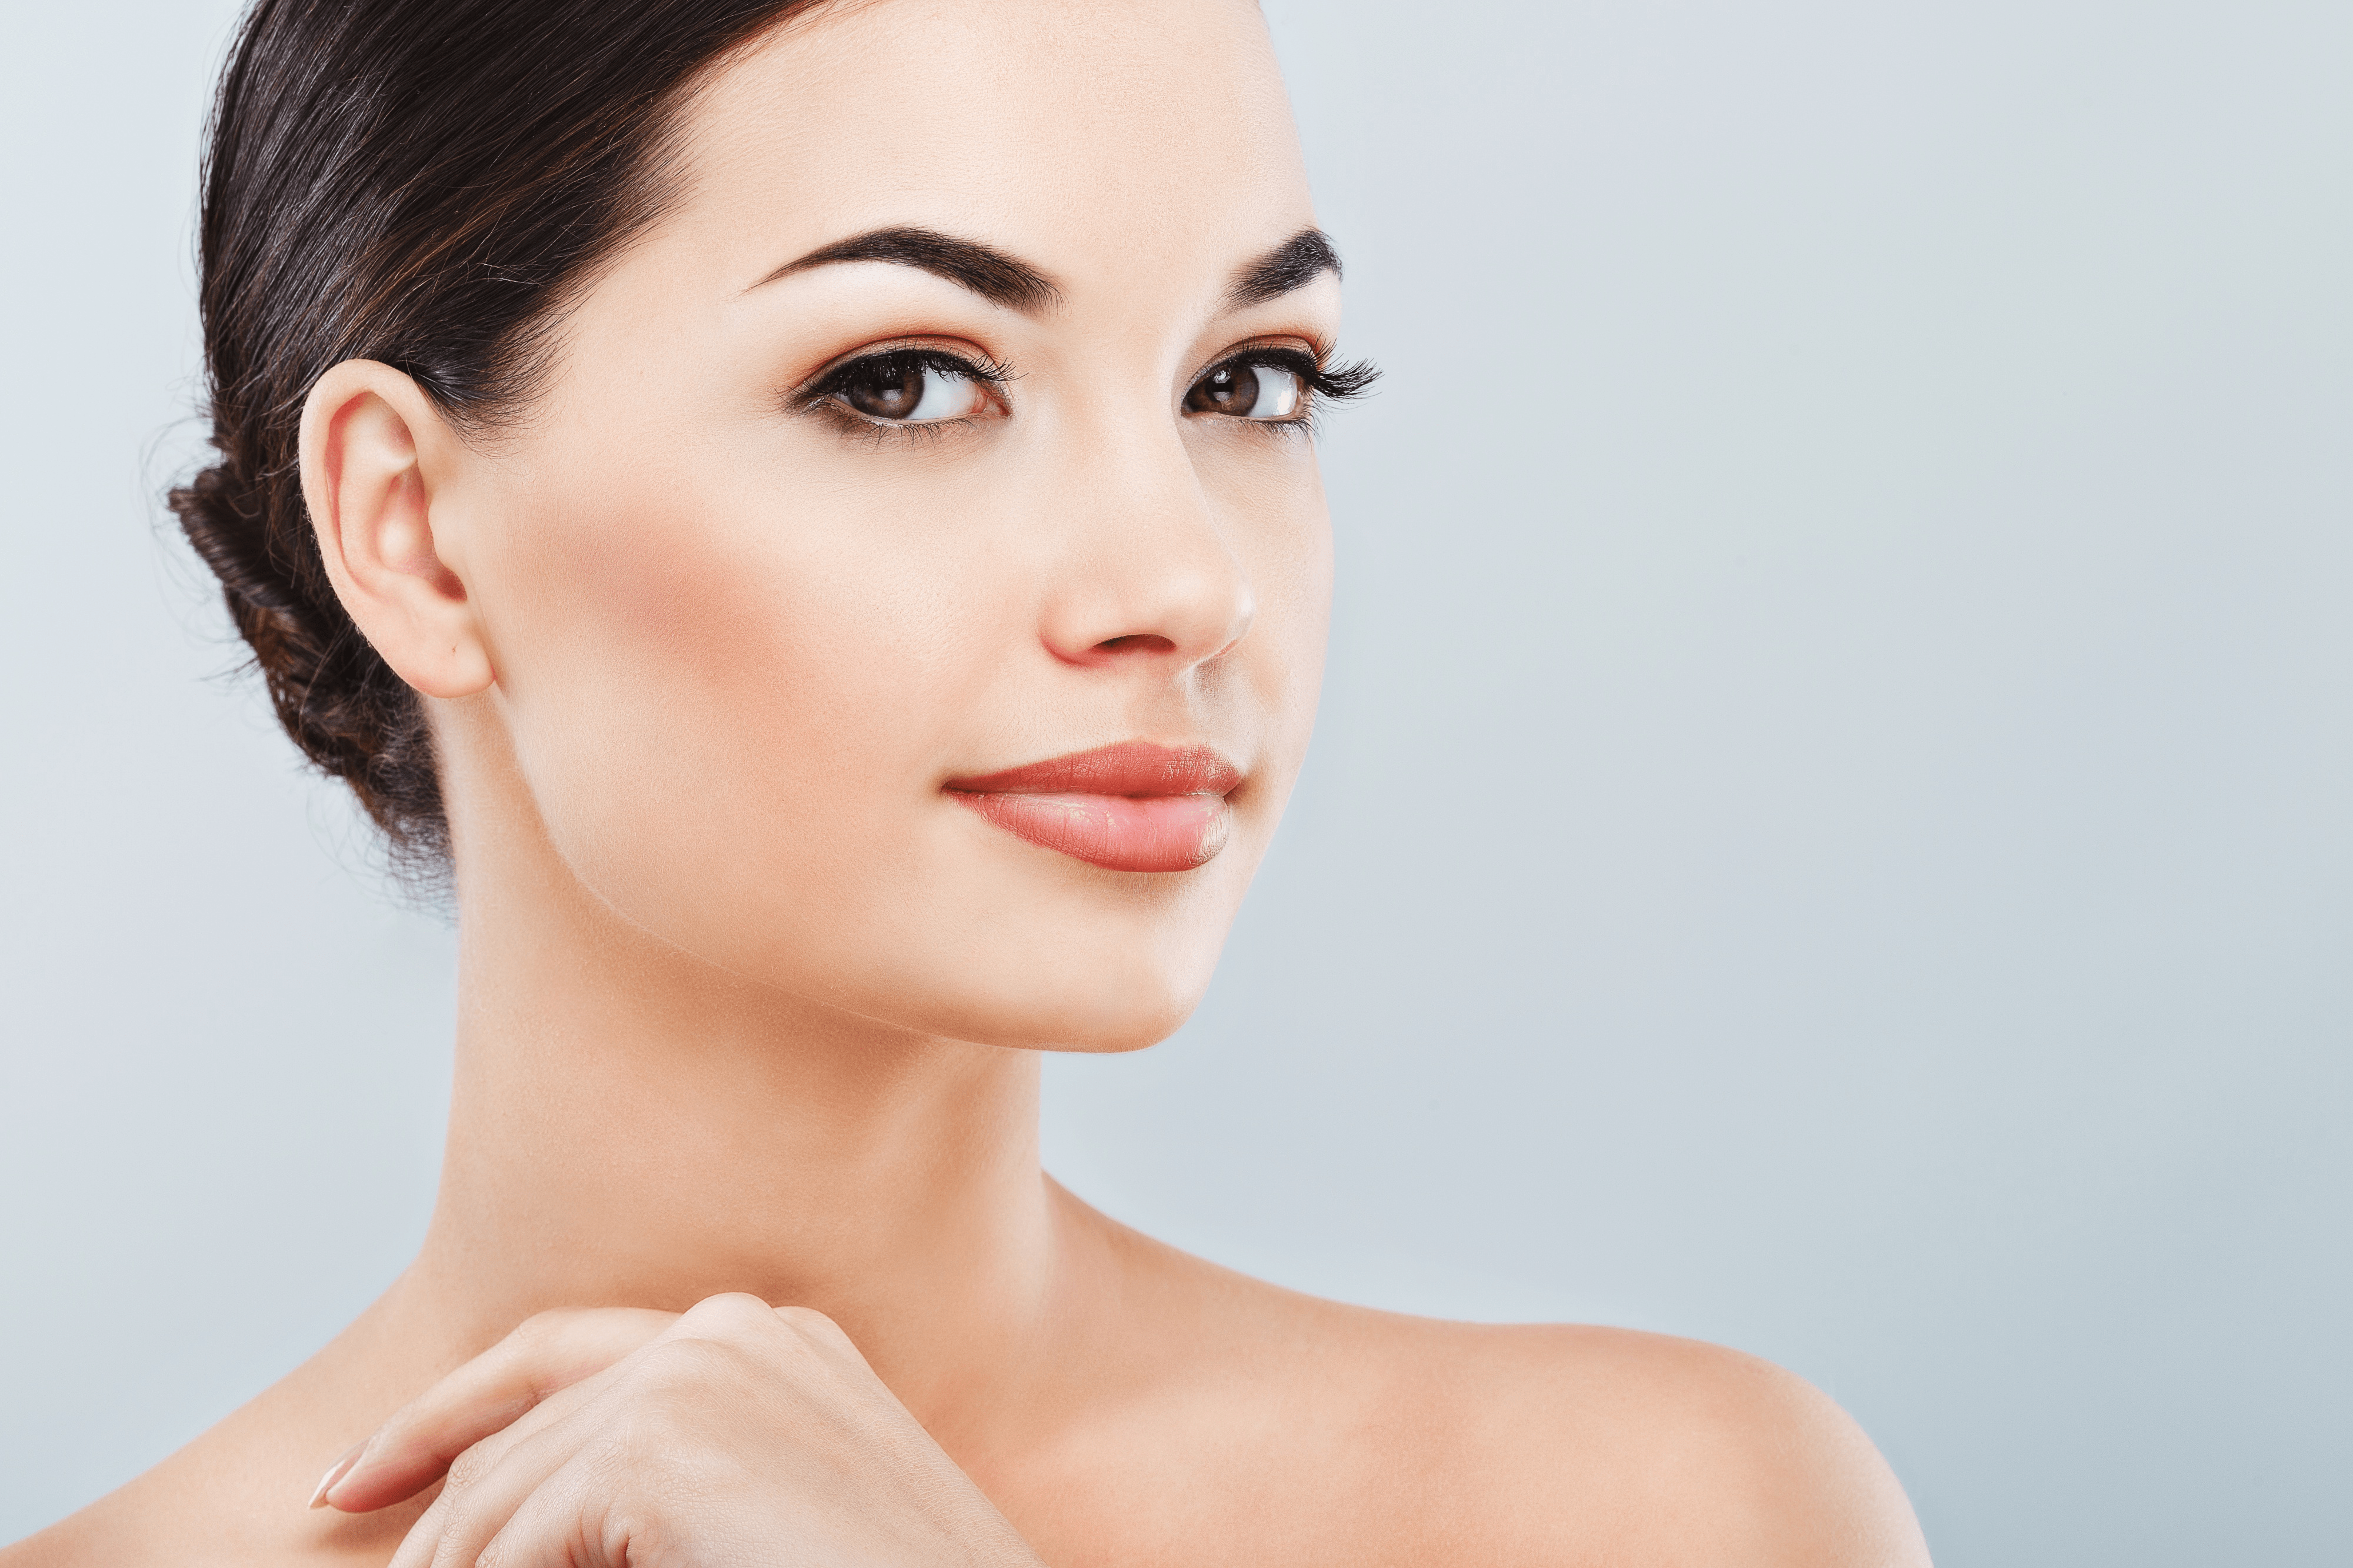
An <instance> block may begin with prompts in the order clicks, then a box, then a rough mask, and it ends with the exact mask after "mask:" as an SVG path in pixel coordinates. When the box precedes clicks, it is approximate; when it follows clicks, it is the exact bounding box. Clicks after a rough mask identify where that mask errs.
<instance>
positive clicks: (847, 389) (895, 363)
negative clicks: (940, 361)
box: [839, 354, 928, 419]
mask: <svg viewBox="0 0 2353 1568" xmlns="http://www.w3.org/2000/svg"><path fill="white" fill-rule="evenodd" d="M927 370H928V367H927V366H925V364H924V363H923V361H922V360H919V359H917V358H916V357H915V356H914V355H913V354H882V355H878V356H877V357H875V358H873V359H871V360H868V361H866V362H864V363H861V364H860V365H858V366H857V367H856V368H855V372H854V374H852V375H851V376H850V377H849V380H847V381H846V382H844V383H843V384H842V386H841V389H840V392H839V397H840V398H841V400H842V401H843V402H844V403H847V404H849V406H851V407H852V408H855V409H856V410H858V412H859V413H860V414H863V415H866V416H868V417H870V418H874V419H904V418H906V417H907V416H909V415H911V414H913V413H914V411H915V409H916V406H917V405H920V404H921V403H922V402H923V377H924V375H925V374H926V373H927Z"/></svg>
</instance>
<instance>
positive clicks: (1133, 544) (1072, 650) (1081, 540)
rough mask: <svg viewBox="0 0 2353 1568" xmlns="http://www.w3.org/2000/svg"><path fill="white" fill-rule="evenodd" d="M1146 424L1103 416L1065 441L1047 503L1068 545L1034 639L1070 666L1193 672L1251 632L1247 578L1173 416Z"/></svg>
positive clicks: (1140, 417)
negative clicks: (1133, 662) (1125, 662)
mask: <svg viewBox="0 0 2353 1568" xmlns="http://www.w3.org/2000/svg"><path fill="white" fill-rule="evenodd" d="M1152 412H1153V413H1155V414H1156V415H1157V417H1153V416H1149V415H1147V414H1146V413H1145V410H1142V409H1130V410H1125V411H1113V410H1110V409H1102V410H1099V411H1097V413H1096V415H1095V416H1094V417H1092V418H1088V419H1086V420H1084V421H1082V422H1081V423H1079V424H1078V425H1077V426H1076V427H1074V428H1073V429H1072V430H1071V437H1072V438H1071V441H1070V443H1069V455H1068V457H1067V458H1066V460H1065V463H1064V464H1063V475H1062V479H1061V482H1060V484H1059V485H1058V486H1057V487H1056V489H1057V492H1058V494H1057V497H1056V500H1055V503H1054V504H1055V505H1056V506H1057V508H1058V509H1059V510H1061V511H1062V512H1063V513H1064V521H1065V525H1066V529H1067V533H1066V537H1067V539H1068V541H1069V545H1068V549H1067V552H1066V554H1065V556H1064V560H1063V563H1062V569H1061V570H1060V572H1059V573H1058V574H1057V580H1056V581H1055V582H1054V583H1053V584H1050V586H1049V590H1048V595H1047V601H1046V616H1045V624H1044V626H1043V627H1042V628H1041V630H1042V634H1043V636H1044V637H1045V640H1046V643H1047V646H1048V647H1050V648H1051V649H1052V650H1053V652H1054V653H1055V654H1056V655H1057V656H1058V657H1060V658H1063V659H1065V660H1067V661H1069V662H1071V663H1080V664H1097V663H1103V662H1105V661H1106V660H1109V659H1113V658H1121V657H1123V656H1134V655H1148V656H1157V657H1160V658H1167V659H1173V660H1175V661H1176V662H1177V663H1178V664H1180V665H1181V666H1184V667H1190V666H1192V665H1196V664H1199V663H1200V662H1202V661H1203V660H1205V659H1208V658H1215V657H1216V656H1217V655H1218V654H1219V653H1222V652H1223V651H1224V650H1225V649H1227V648H1228V647H1231V646H1232V645H1233V644H1234V643H1236V642H1237V641H1239V640H1240V638H1241V637H1242V636H1243V634H1244V633H1245V632H1247V631H1248V630H1249V629H1250V616H1251V614H1252V611H1253V608H1254V603H1253V600H1252V597H1251V593H1250V576H1249V573H1248V572H1247V571H1246V569H1245V568H1244V566H1243V564H1242V562H1241V559H1240V556H1239V555H1237V554H1236V552H1235V551H1234V548H1233V544H1232V542H1231V541H1230V540H1229V539H1228V537H1227V535H1226V531H1225V530H1224V529H1222V528H1221V527H1220V526H1219V520H1218V518H1217V515H1216V512H1215V510H1213V509H1212V508H1211V506H1210V504H1209V500H1208V496H1207V494H1206V493H1205V492H1204V491H1203V489H1202V487H1201V484H1200V481H1199V477H1198V474H1197V473H1196V472H1195V470H1194V467H1193V459H1192V455H1191V453H1190V452H1189V451H1188V450H1187V447H1186V442H1185V439H1184V436H1183V433H1182V431H1181V430H1180V429H1179V428H1178V427H1177V425H1176V417H1175V416H1174V415H1173V413H1171V412H1168V411H1161V410H1155V411H1152Z"/></svg>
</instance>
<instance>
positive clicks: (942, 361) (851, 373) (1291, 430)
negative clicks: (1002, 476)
mask: <svg viewBox="0 0 2353 1568" xmlns="http://www.w3.org/2000/svg"><path fill="white" fill-rule="evenodd" d="M878 363H881V364H885V365H895V366H897V367H902V368H905V369H911V370H912V369H923V370H931V371H937V372H939V373H940V374H945V375H955V376H962V377H963V378H965V380H967V381H975V382H978V383H980V384H982V385H984V386H986V387H987V388H989V389H990V390H991V391H993V392H998V393H1001V392H1002V391H1003V389H1004V388H1005V386H1006V385H1007V384H1009V383H1011V382H1013V381H1015V380H1017V379H1018V374H1019V373H1018V372H1017V371H1015V370H1014V369H1013V367H1012V366H1011V365H1008V364H1007V363H1004V362H1002V361H1000V360H997V359H969V358H966V357H965V356H964V355H962V354H957V353H949V352H947V351H946V350H944V349H928V348H897V349H884V350H882V351H881V352H880V353H866V354H860V355H857V356H856V357H855V358H851V359H847V360H843V361H842V362H841V363H839V364H836V365H834V366H832V367H831V368H830V369H828V370H826V371H824V372H823V373H821V374H819V375H818V377H817V379H815V380H814V381H811V382H809V383H808V384H807V385H805V386H803V387H802V388H801V389H800V390H799V391H797V392H796V393H794V394H793V395H792V397H791V404H792V406H793V407H794V408H796V409H797V410H801V411H805V412H808V413H816V414H822V415H825V416H828V417H829V418H831V419H832V420H833V421H834V422H835V423H836V424H837V425H838V426H839V427H840V428H841V429H842V430H843V431H844V432H845V433H847V434H852V435H865V436H870V437H872V438H873V439H875V440H878V441H889V440H931V441H935V440H938V439H940V438H941V437H944V436H945V435H946V434H947V433H948V431H949V430H951V429H955V428H958V427H961V426H965V425H968V424H970V423H971V420H969V419H935V420H928V421H923V422H921V423H916V422H906V421H894V420H883V419H875V418H871V417H870V416H866V415H863V414H860V413H858V412H857V411H855V410H854V409H851V408H849V407H848V406H847V405H844V404H843V403H842V402H841V394H842V393H843V392H844V391H845V390H846V389H847V388H848V387H849V385H850V384H851V383H852V382H853V381H855V380H856V379H858V377H860V375H861V374H872V373H873V371H874V370H875V368H876V366H877V364H878ZM1261 365H1263V366H1266V367H1267V368H1270V369H1273V370H1282V371H1287V372H1289V373H1290V374H1293V375H1295V376H1297V377H1298V378H1299V384H1300V385H1301V386H1302V387H1303V389H1304V390H1305V396H1304V397H1303V400H1302V405H1301V408H1300V411H1299V412H1298V413H1297V414H1295V415H1293V416H1291V417H1289V418H1285V419H1241V418H1235V419H1234V423H1236V424H1242V425H1253V426H1259V427H1261V429H1263V430H1265V432H1266V433H1267V434H1268V435H1270V436H1274V437H1282V436H1291V435H1300V434H1307V435H1312V434H1314V431H1315V429H1316V426H1317V425H1318V420H1317V417H1316V416H1317V415H1318V414H1319V413H1320V412H1321V410H1322V408H1323V406H1324V405H1325V404H1327V403H1343V402H1345V401H1347V400H1348V399H1350V398H1356V397H1362V396H1363V395H1365V394H1366V392H1367V391H1369V390H1370V389H1371V387H1372V384H1373V383H1374V382H1376V381H1377V380H1379V379H1380V374H1381V373H1380V370H1379V368H1378V367H1377V366H1376V365H1374V364H1373V363H1372V362H1371V361H1369V360H1357V361H1355V362H1354V363H1348V364H1341V365H1332V366H1329V367H1327V366H1325V365H1324V363H1321V362H1320V361H1318V360H1317V358H1316V357H1315V356H1314V354H1311V353H1307V352H1305V351H1304V350H1302V349H1293V348H1282V347H1279V346H1271V345H1270V346H1266V347H1261V348H1248V349H1243V350H1240V352H1238V353H1230V354H1228V355H1226V357H1225V358H1223V359H1220V360H1218V361H1216V362H1214V363H1211V364H1209V365H1208V366H1206V367H1204V368H1203V369H1202V370H1201V372H1200V373H1199V374H1197V375H1196V376H1194V378H1193V379H1192V381H1191V382H1189V383H1187V391H1188V392H1189V391H1190V390H1191V388H1192V387H1194V386H1198V385H1199V384H1200V383H1201V382H1202V381H1203V380H1204V379H1205V378H1206V377H1208V376H1210V375H1213V374H1216V373H1217V372H1219V371H1220V370H1224V369H1227V368H1229V367H1235V366H1240V367H1249V368H1253V369H1254V368H1257V367H1259V366H1261ZM1202 417H1231V416H1202Z"/></svg>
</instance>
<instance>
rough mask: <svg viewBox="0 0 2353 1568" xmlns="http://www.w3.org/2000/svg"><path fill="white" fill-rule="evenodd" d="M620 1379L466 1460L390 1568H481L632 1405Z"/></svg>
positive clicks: (495, 1438)
mask: <svg viewBox="0 0 2353 1568" xmlns="http://www.w3.org/2000/svg"><path fill="white" fill-rule="evenodd" d="M620 1376H621V1369H620V1368H611V1369H608V1370H607V1371H606V1372H603V1373H598V1374H597V1375H596V1377H593V1378H589V1379H587V1380H586V1381H584V1382H582V1383H579V1384H575V1385H574V1386H573V1387H572V1388H569V1389H567V1390H565V1392H564V1393H562V1394H558V1395H556V1396H555V1397H554V1398H552V1399H550V1400H548V1401H546V1402H545V1403H544V1404H543V1405H540V1406H538V1408H536V1409H534V1410H533V1411H532V1412H531V1413H530V1415H527V1416H526V1417H525V1418H524V1419H523V1420H522V1421H521V1422H518V1423H517V1424H516V1425H515V1426H510V1427H508V1428H507V1429H506V1430H504V1431H501V1432H497V1433H493V1434H492V1435H491V1436H489V1437H487V1438H485V1439H483V1440H482V1441H481V1442H480V1443H478V1444H476V1445H475V1446H474V1447H471V1448H469V1449H467V1450H466V1451H465V1452H464V1453H463V1454H460V1455H459V1456H458V1458H456V1459H455V1460H454V1461H452V1463H451V1464H450V1466H449V1484H448V1486H446V1487H445V1488H443V1489H442V1491H441V1495H440V1496H439V1497H438V1498H436V1499H434V1500H433V1506H432V1507H431V1508H428V1509H427V1510H425V1513H424V1515H423V1517H421V1518H419V1519H418V1520H417V1522H416V1523H415V1524H413V1525H411V1526H409V1529H408V1534H407V1536H406V1538H404V1539H403V1540H402V1542H401V1543H400V1550H399V1552H396V1553H395V1554H394V1556H393V1560H392V1563H391V1564H390V1568H473V1564H474V1563H475V1561H476V1559H478V1558H479V1557H480V1555H481V1552H482V1549H483V1547H484V1546H486V1545H487V1544H488V1543H489V1542H490V1541H491V1538H492V1537H493V1536H495V1535H497V1534H498V1533H499V1531H501V1529H502V1528H503V1527H504V1526H505V1524H506V1522H507V1521H508V1520H510V1519H512V1517H513V1516H514V1512H515V1510H517V1509H519V1508H521V1507H522V1505H523V1503H524V1502H525V1501H526V1500H529V1499H530V1498H531V1497H532V1495H533V1493H534V1492H536V1491H537V1490H538V1489H540V1488H541V1487H542V1486H543V1485H544V1484H545V1483H546V1481H547V1479H548V1478H549V1477H550V1476H552V1475H554V1474H555V1473H556V1472H557V1471H559V1470H561V1469H562V1468H564V1466H565V1463H566V1461H568V1460H570V1459H571V1458H573V1457H574V1455H575V1454H576V1453H577V1452H578V1451H579V1449H580V1448H581V1447H582V1446H583V1445H584V1444H586V1443H587V1442H590V1441H592V1440H593V1439H594V1438H595V1436H596V1434H597V1433H598V1432H599V1431H601V1430H602V1429H603V1428H604V1427H605V1426H607V1424H608V1423H610V1422H611V1421H612V1420H613V1419H614V1418H615V1414H616V1412H617V1409H618V1408H619V1405H620V1404H621V1402H624V1401H626V1399H627V1398H628V1390H627V1388H626V1387H624V1386H622V1385H621V1384H620V1382H619V1379H620Z"/></svg>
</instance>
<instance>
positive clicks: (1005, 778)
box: [944, 741, 1242, 871]
mask: <svg viewBox="0 0 2353 1568" xmlns="http://www.w3.org/2000/svg"><path fill="white" fill-rule="evenodd" d="M1241 782H1242V774H1241V770H1240V769H1239V768H1237V767H1235V766H1234V764H1233V763H1229V762H1228V761H1227V760H1226V758H1225V756H1224V754H1223V753H1221V752H1219V751H1218V750H1217V749H1216V748H1215V747H1213V746H1206V745H1194V746H1161V745H1155V744H1154V743H1152V742H1149V741H1123V742H1120V743H1119V744H1117V745H1115V746H1100V747H1097V748H1096V749H1095V750H1093V751H1092V752H1071V754H1070V755H1068V756H1063V757H1050V758H1048V759H1047V760H1046V761H1044V762H1042V763H1029V764H1028V765H1027V766H1025V767H1018V768H1008V769H1007V770H1006V771H1004V772H1003V773H986V774H982V775H979V776H977V777H973V778H956V779H950V780H949V781H948V782H947V784H945V785H944V788H945V789H946V791H947V793H948V794H949V795H953V796H954V797H955V799H957V800H958V801H961V802H962V803H963V804H965V805H968V806H970V807H972V809H973V810H975V811H976V812H978V813H980V815H981V816H985V817H987V819H988V820H989V821H990V822H992V823H994V824H995V825H996V826H999V827H1001V828H1003V829H1005V831H1006V832H1008V833H1010V834H1012V835H1013V836H1014V837H1016V838H1026V839H1028V840H1029V842H1030V843H1032V844H1036V845H1039V846H1042V847H1045V848H1048V849H1052V850H1055V851H1058V852H1059V853H1060V854H1064V855H1068V856H1070V857H1071V858H1073V859H1078V860H1084V861H1085V862H1086V863H1087V864H1088V865H1090V866H1102V867H1105V868H1109V869H1111V870H1113V871H1190V870H1192V869H1193V868H1196V867H1198V866H1206V865H1208V863H1209V862H1210V861H1211V860H1213V859H1215V858H1217V854H1218V851H1219V850H1221V849H1223V848H1224V847H1226V839H1227V837H1229V834H1230V833H1231V832H1232V828H1233V809H1232V807H1230V806H1229V805H1227V804H1226V796H1227V795H1229V794H1231V793H1232V792H1233V790H1234V789H1235V788H1236V787H1238V786H1239V785H1240V784H1241Z"/></svg>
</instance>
